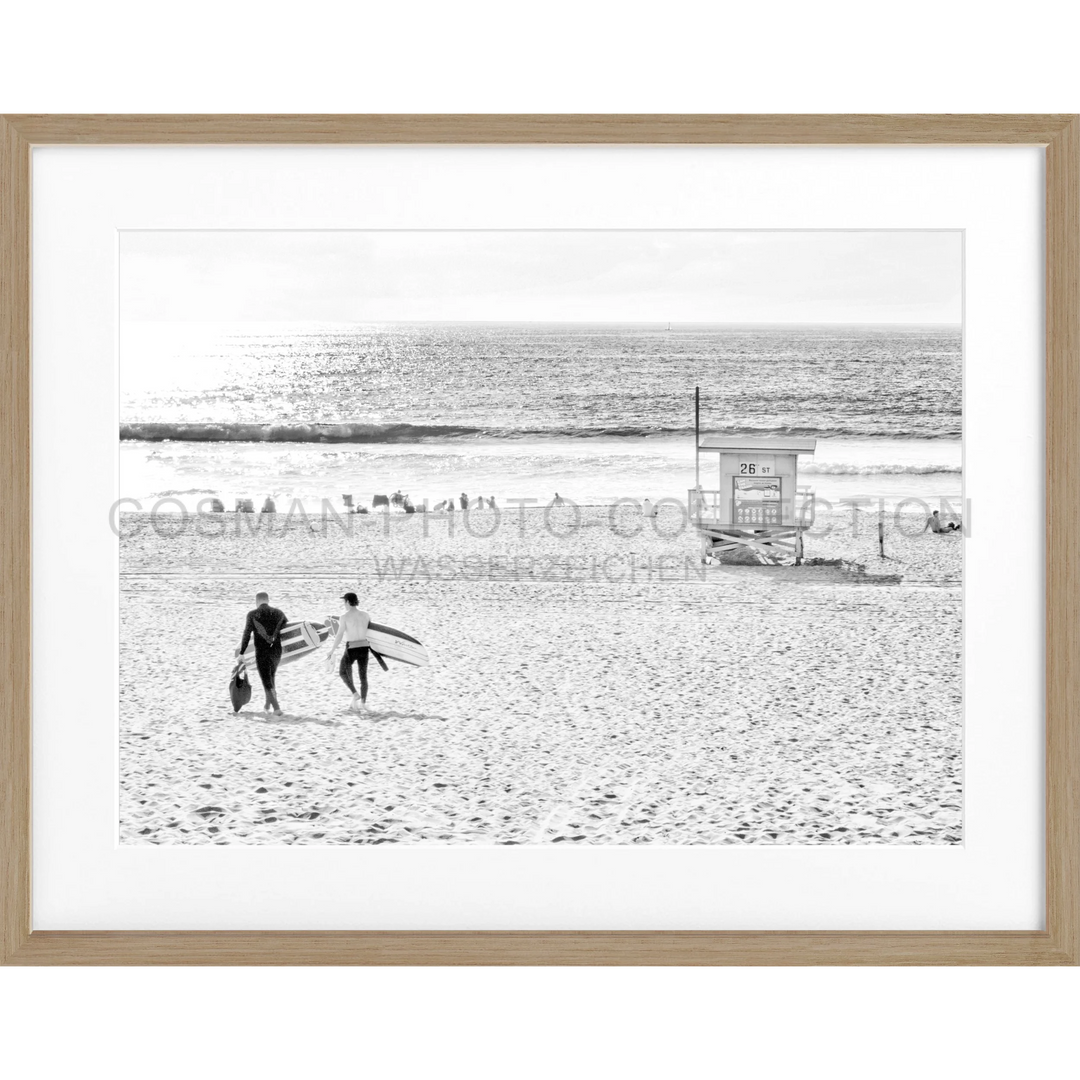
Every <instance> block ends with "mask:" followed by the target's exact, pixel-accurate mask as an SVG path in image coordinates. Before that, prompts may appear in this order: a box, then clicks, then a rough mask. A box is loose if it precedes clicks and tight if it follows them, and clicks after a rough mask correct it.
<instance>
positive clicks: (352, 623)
mask: <svg viewBox="0 0 1080 1080" xmlns="http://www.w3.org/2000/svg"><path fill="white" fill-rule="evenodd" d="M341 599H342V600H344V601H345V611H344V613H343V614H342V616H341V618H340V619H339V620H338V628H337V635H336V637H335V638H334V643H333V644H332V645H331V646H330V655H329V656H328V657H327V658H326V667H327V669H328V670H330V671H332V670H333V668H334V653H335V652H336V650H337V647H338V645H339V644H340V642H341V639H342V638H344V639H345V652H344V653H343V654H342V657H341V667H340V668H338V674H339V675H340V676H341V679H342V682H344V683H345V685H346V686H347V687H348V688H349V689H350V690H351V691H352V705H350V708H351V709H352V710H353V711H354V712H359V713H366V712H367V711H368V707H367V692H368V678H367V666H368V653H369V652H370V645H369V644H368V636H367V631H368V624H369V623H370V622H371V616H370V615H368V613H367V612H366V611H361V610H360V608H359V607H358V605H359V603H360V600H359V598H358V597H357V595H356V593H354V592H347V593H345V594H344V596H342V598H341ZM354 661H355V663H356V666H357V667H358V668H359V670H360V693H359V694H358V693H357V692H356V684H355V683H354V682H353V676H352V666H353V662H354Z"/></svg>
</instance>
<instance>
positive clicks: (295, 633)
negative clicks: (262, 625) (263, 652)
mask: <svg viewBox="0 0 1080 1080" xmlns="http://www.w3.org/2000/svg"><path fill="white" fill-rule="evenodd" d="M319 626H320V624H319V623H313V622H308V621H307V620H304V621H303V622H295V623H290V624H289V625H288V626H286V627H285V629H284V630H282V631H281V662H282V663H283V664H291V663H292V662H293V661H294V660H299V659H300V657H302V656H307V655H308V653H312V652H314V651H315V650H316V649H317V648H319V646H320V645H322V643H323V642H324V641H325V640H326V633H325V632H323V633H320V631H319ZM243 661H244V666H245V667H246V668H247V669H248V671H250V672H252V673H254V671H255V641H254V639H253V640H252V641H251V642H250V644H249V645H248V647H247V651H246V652H245V653H244V656H243Z"/></svg>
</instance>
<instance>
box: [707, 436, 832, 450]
mask: <svg viewBox="0 0 1080 1080" xmlns="http://www.w3.org/2000/svg"><path fill="white" fill-rule="evenodd" d="M816 446H817V439H796V438H792V437H791V436H790V435H782V436H778V437H776V438H773V439H759V438H755V437H753V436H750V435H710V436H707V437H706V438H704V439H702V440H701V442H700V443H699V444H698V449H699V450H753V451H761V452H763V453H766V454H812V453H813V452H814V448H815V447H816Z"/></svg>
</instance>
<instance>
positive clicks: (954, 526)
mask: <svg viewBox="0 0 1080 1080" xmlns="http://www.w3.org/2000/svg"><path fill="white" fill-rule="evenodd" d="M959 528H960V523H959V522H958V521H950V522H949V524H948V525H944V524H942V521H941V517H940V516H939V514H938V511H937V510H935V511H934V512H933V513H932V514H931V515H930V516H929V517H928V518H927V519H926V524H925V525H924V526H923V527H922V531H923V532H926V530H927V529H929V530H930V531H931V532H932V533H936V534H937V535H938V536H940V535H942V534H943V533H950V532H956V531H957V530H958V529H959Z"/></svg>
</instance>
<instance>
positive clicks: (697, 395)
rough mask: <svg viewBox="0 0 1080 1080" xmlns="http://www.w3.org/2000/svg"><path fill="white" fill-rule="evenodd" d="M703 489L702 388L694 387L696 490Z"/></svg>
mask: <svg viewBox="0 0 1080 1080" xmlns="http://www.w3.org/2000/svg"><path fill="white" fill-rule="evenodd" d="M699 487H701V387H700V386H695V387H694V488H695V490H696V489H697V488H699Z"/></svg>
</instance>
